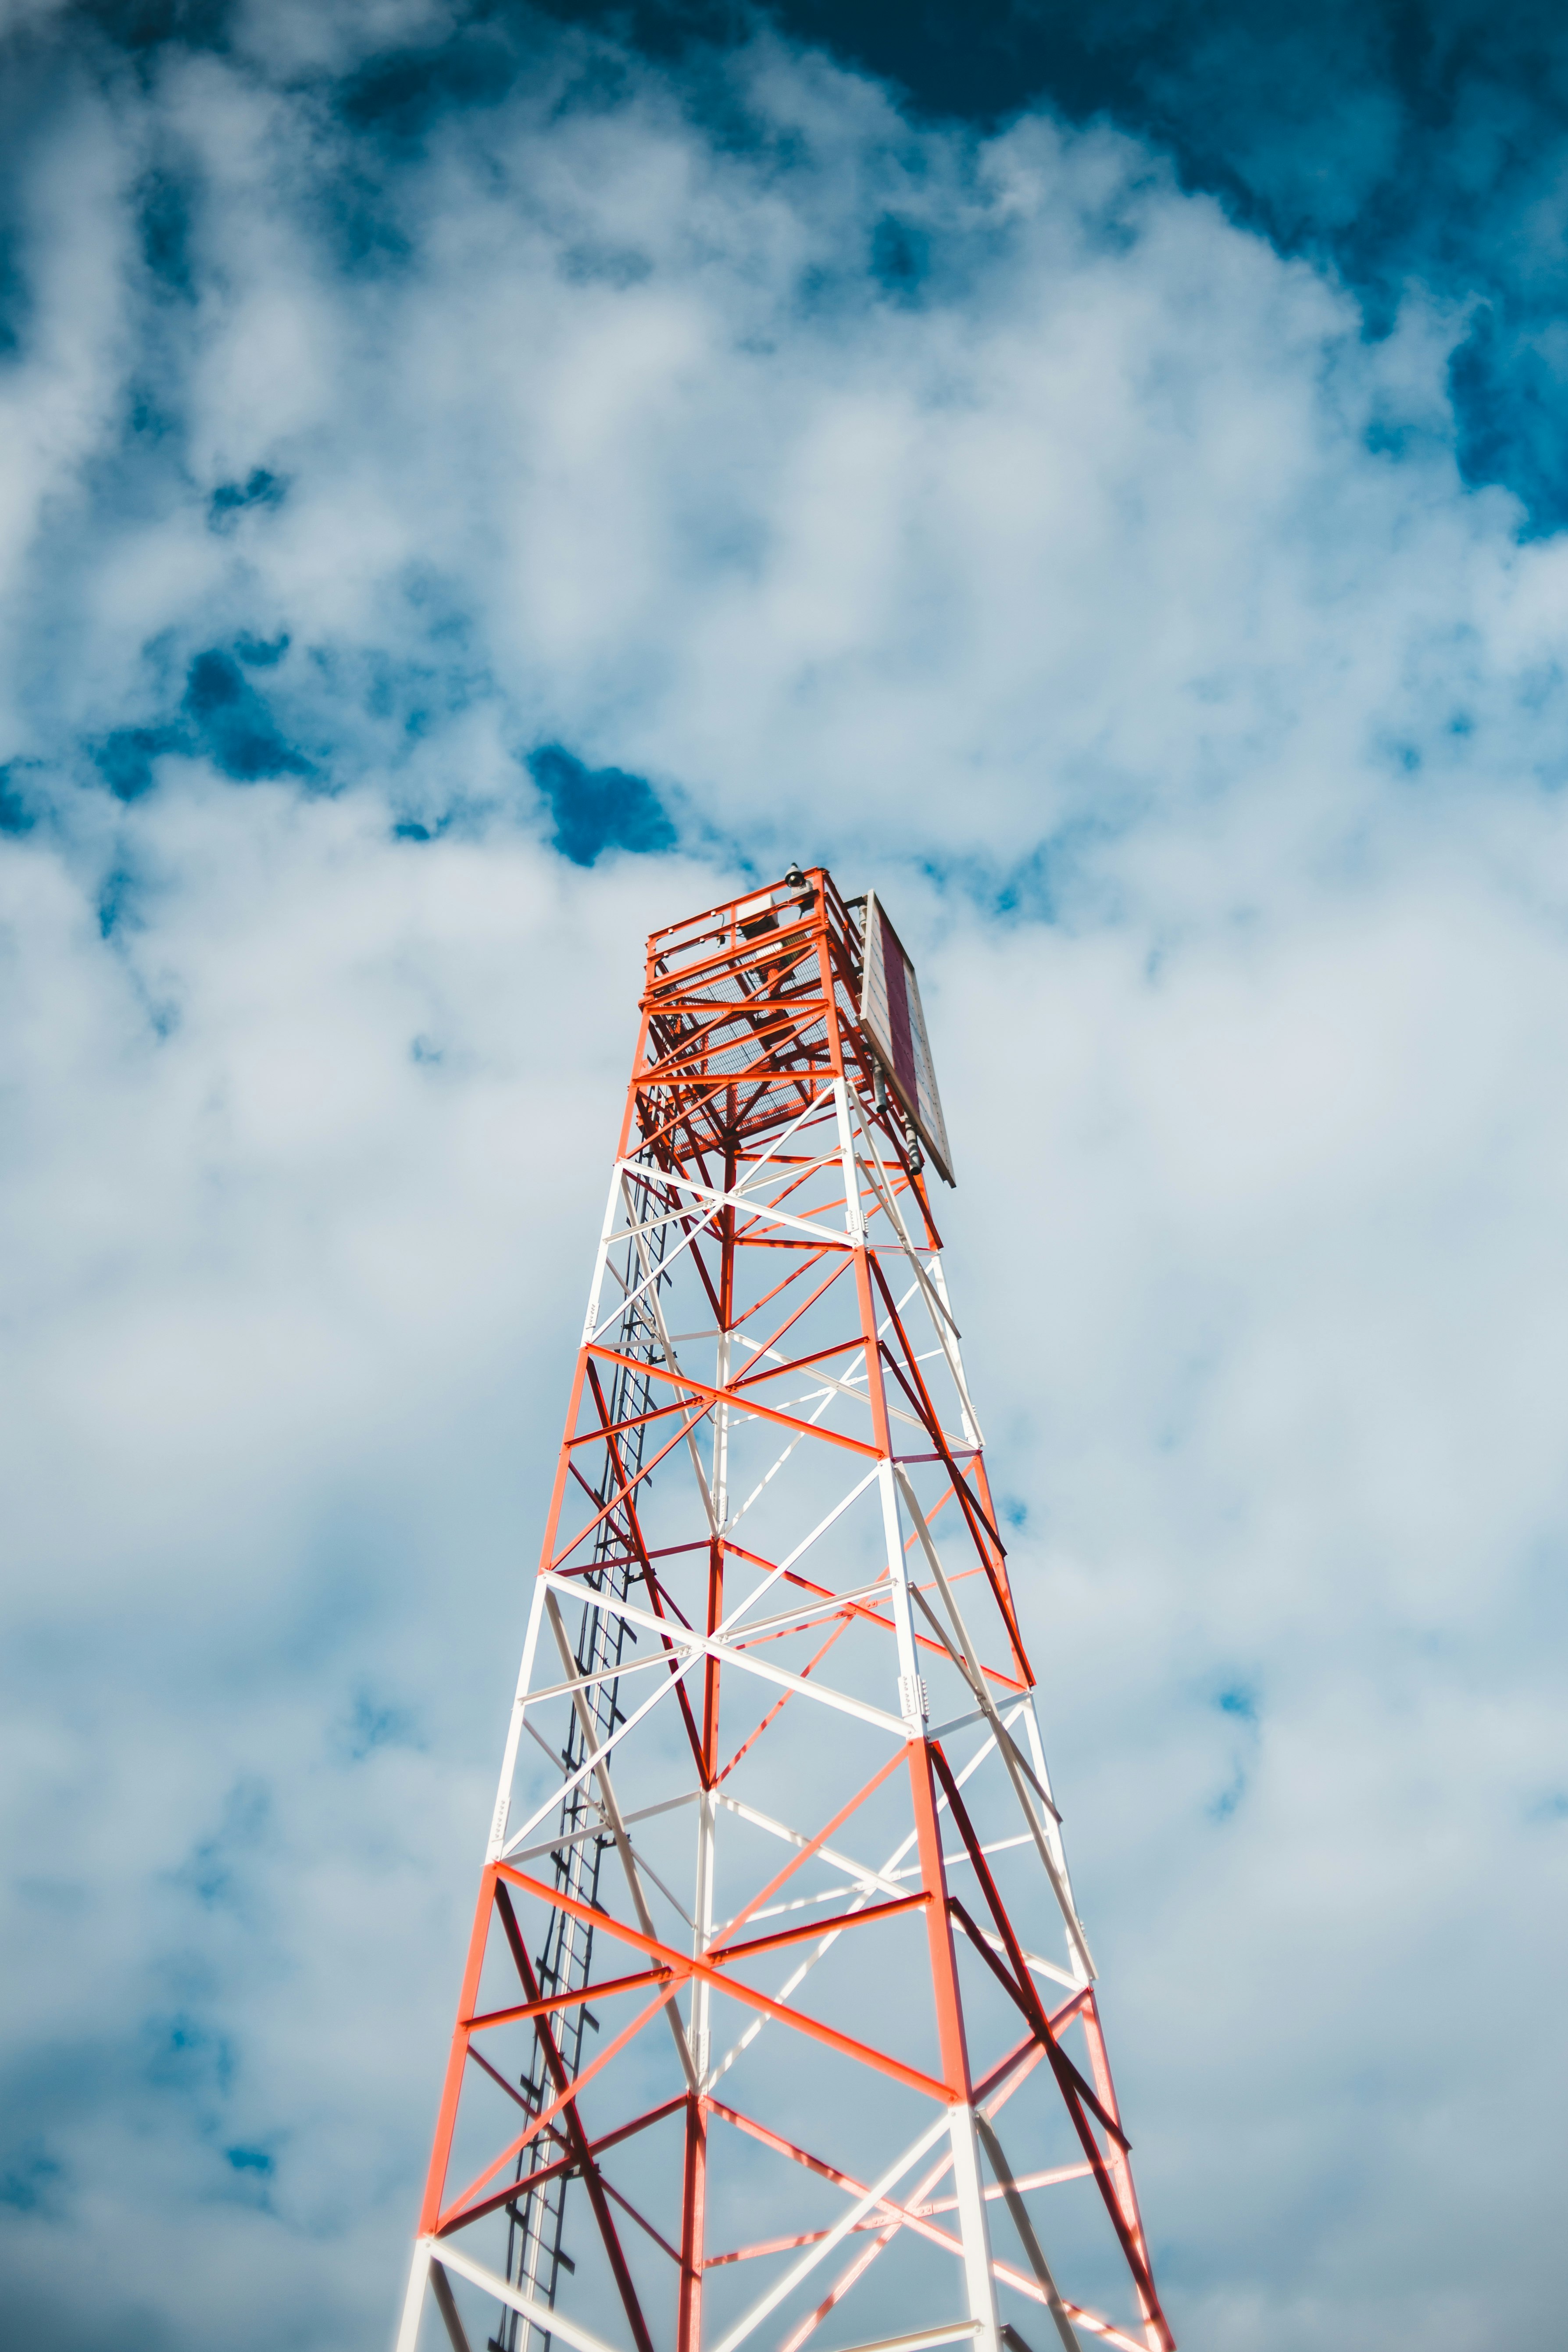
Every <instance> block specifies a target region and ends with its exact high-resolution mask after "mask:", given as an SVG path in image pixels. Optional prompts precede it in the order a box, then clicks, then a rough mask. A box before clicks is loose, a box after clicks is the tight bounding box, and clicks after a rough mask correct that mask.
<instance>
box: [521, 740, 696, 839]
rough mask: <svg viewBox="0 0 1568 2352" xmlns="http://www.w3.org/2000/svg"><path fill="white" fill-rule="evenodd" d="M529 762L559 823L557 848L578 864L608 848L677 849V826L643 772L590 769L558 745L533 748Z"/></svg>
mask: <svg viewBox="0 0 1568 2352" xmlns="http://www.w3.org/2000/svg"><path fill="white" fill-rule="evenodd" d="M526 765H527V768H528V772H529V774H530V775H531V777H532V778H533V781H534V782H535V783H536V784H537V785H538V786H539V789H540V791H541V793H542V794H543V796H544V799H545V802H546V804H547V805H548V807H549V810H550V814H551V815H552V817H553V819H554V821H555V830H554V834H553V836H552V838H553V841H554V845H555V847H556V848H557V849H558V850H559V851H560V852H561V855H562V856H563V857H568V858H570V859H571V861H572V863H573V865H574V866H592V865H593V863H594V861H595V858H596V857H598V856H600V855H601V854H602V853H603V852H604V851H605V850H606V849H630V850H634V851H639V852H642V853H644V854H645V855H646V854H649V853H653V852H657V851H658V850H663V849H673V848H674V847H675V845H676V841H677V839H678V835H677V833H676V830H675V827H674V825H673V824H671V823H670V821H669V818H668V816H667V815H666V814H665V812H664V809H663V807H662V805H661V804H660V802H659V799H658V794H657V793H655V791H654V789H653V786H652V785H651V784H650V783H649V782H647V778H646V777H645V776H634V775H630V774H628V773H627V772H626V770H625V769H624V768H589V767H586V766H585V765H584V762H583V761H581V760H579V759H576V758H575V757H574V755H573V753H572V752H570V751H565V750H563V747H562V746H561V745H560V744H559V743H546V744H544V745H542V748H541V749H540V750H539V751H531V752H530V753H529V756H528V760H527V762H526Z"/></svg>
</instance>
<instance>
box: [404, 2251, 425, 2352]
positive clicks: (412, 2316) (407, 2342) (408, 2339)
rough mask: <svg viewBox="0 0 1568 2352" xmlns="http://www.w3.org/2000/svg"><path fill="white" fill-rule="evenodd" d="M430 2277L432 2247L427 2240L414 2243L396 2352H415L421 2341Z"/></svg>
mask: <svg viewBox="0 0 1568 2352" xmlns="http://www.w3.org/2000/svg"><path fill="white" fill-rule="evenodd" d="M429 2275H430V2246H429V2242H428V2241H427V2240H426V2239H425V2238H416V2240H415V2242H414V2260H413V2261H412V2262H411V2263H409V2265H408V2292H407V2294H405V2296H404V2298H403V2317H402V2319H401V2321H400V2322H399V2324H398V2329H397V2347H396V2352H415V2347H416V2345H417V2343H418V2341H419V2321H420V2318H421V2315H423V2313H424V2309H425V2284H426V2280H427V2279H428V2277H429Z"/></svg>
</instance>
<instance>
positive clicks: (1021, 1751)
mask: <svg viewBox="0 0 1568 2352" xmlns="http://www.w3.org/2000/svg"><path fill="white" fill-rule="evenodd" d="M860 950H861V941H860V934H859V929H858V924H857V920H856V916H855V909H854V907H853V906H852V905H849V904H847V903H846V902H845V901H844V900H843V899H842V898H840V897H839V895H838V893H837V890H836V889H835V887H834V886H833V883H832V881H831V878H830V877H829V876H828V875H827V874H826V872H825V871H823V870H821V869H815V870H813V871H812V872H810V873H809V874H807V875H806V876H805V877H799V876H798V875H797V874H795V872H794V871H793V869H792V874H791V876H790V877H788V879H787V880H786V882H785V883H784V884H783V885H781V886H779V887H777V888H775V889H773V890H770V891H767V892H763V893H762V894H759V895H758V896H757V897H755V898H752V899H750V900H745V901H738V902H735V903H732V904H730V905H726V906H723V907H720V908H715V909H714V910H712V911H711V912H710V913H708V914H705V915H703V916H701V917H700V918H698V919H695V920H693V921H690V922H687V923H683V924H679V925H677V926H674V927H672V928H671V929H667V930H664V931H659V932H656V933H655V934H654V936H653V938H652V939H651V940H649V942H648V961H647V984H646V988H645V992H644V995H643V1000H642V1015H643V1020H642V1032H641V1036H640V1038H639V1041H638V1045H637V1057H636V1061H635V1064H634V1066H633V1074H632V1080H631V1086H630V1088H629V1091H628V1095H627V1100H626V1118H625V1121H624V1124H623V1128H622V1133H621V1139H620V1147H619V1150H618V1152H617V1155H616V1164H615V1170H614V1173H613V1178H612V1181H611V1185H610V1194H609V1202H608V1206H607V1209H606V1212H605V1222H604V1228H603V1234H602V1238H601V1241H600V1245H599V1251H598V1257H597V1261H596V1264H595V1272H594V1280H593V1287H592V1292H591V1295H590V1302H589V1307H588V1316H587V1322H586V1326H585V1328H584V1337H583V1344H582V1348H581V1350H580V1352H579V1355H578V1359H577V1366H576V1371H575V1375H574V1381H573V1385H572V1398H571V1404H570V1407H569V1410H568V1413H567V1421H566V1433H565V1438H564V1442H563V1446H562V1449H561V1455H560V1462H559V1466H558V1469H557V1473H556V1477H555V1484H554V1489H553V1492H552V1496H551V1501H550V1509H549V1515H548V1518H547V1522H546V1527H545V1534H544V1542H543V1549H542V1559H541V1564H540V1568H539V1572H538V1576H537V1579H536V1580H535V1584H534V1589H533V1596H532V1605H531V1612H530V1616H529V1621H528V1631H527V1638H526V1643H525V1646H524V1651H523V1659H522V1668H521V1675H520V1676H519V1680H518V1686H517V1698H516V1703H515V1706H514V1708H513V1711H512V1717H511V1722H510V1729H509V1734H508V1738H507V1742H506V1749H505V1757H504V1761H503V1763H502V1767H501V1774H500V1790H499V1794H498V1797H497V1801H496V1808H495V1814H494V1819H493V1822H492V1827H491V1834H490V1839H489V1853H488V1856H487V1859H486V1863H485V1866H484V1870H483V1873H482V1876H481V1880H480V1885H479V1905H478V1909H477V1912H476V1915H475V1920H474V1928H473V1935H472V1938H471V1941H470V1944H469V1948H468V1965H467V1968H466V1970H465V1974H464V1979H463V1987H462V1993H461V1997H460V2000H459V2003H458V2021H457V2026H456V2029H455V2032H454V2033H453V2037H452V2046H451V2056H450V2061H449V2063H448V2066H447V2076H446V2083H445V2087H444V2091H443V2095H442V2099H441V2105H440V2112H439V2119H438V2122H437V2130H436V2141H435V2148H434V2152H433V2154H432V2157H431V2162H430V2170H429V2178H428V2182H427V2185H426V2194H425V2200H424V2207H423V2210H422V2213H421V2217H420V2222H419V2232H418V2237H417V2242H416V2249H415V2258H414V2263H413V2269H412V2273H411V2276H410V2280H409V2285H408V2292H407V2296H406V2300H405V2306H404V2314H403V2320H402V2326H401V2331H400V2335H399V2339H398V2342H399V2352H416V2345H417V2343H418V2341H419V2335H420V2329H421V2326H422V2324H423V2323H424V2321H425V2319H426V2314H427V2312H429V2310H430V2307H431V2306H432V2305H433V2306H434V2315H435V2317H436V2318H438V2321H439V2323H440V2325H441V2326H444V2329H445V2332H446V2335H447V2337H449V2339H450V2342H451V2344H452V2346H453V2347H455V2352H478V2347H479V2345H481V2344H488V2345H489V2346H490V2347H495V2352H537V2347H540V2346H542V2345H549V2344H554V2343H558V2344H560V2345H563V2346H566V2347H573V2352H655V2347H658V2352H740V2347H742V2346H755V2347H759V2352H761V2347H764V2346H765V2347H768V2352H801V2347H805V2345H807V2343H808V2342H812V2341H813V2340H814V2339H815V2344H816V2347H826V2346H827V2345H829V2344H831V2343H838V2344H842V2343H845V2342H849V2343H854V2344H857V2345H859V2346H864V2347H873V2346H874V2347H877V2352H884V2347H885V2352H892V2347H900V2352H916V2347H927V2346H931V2347H936V2346H940V2345H948V2344H953V2345H957V2344H972V2345H974V2346H976V2347H981V2352H1000V2347H1003V2346H1007V2347H1012V2352H1019V2347H1023V2348H1024V2352H1039V2347H1040V2346H1041V2345H1042V2344H1045V2343H1048V2342H1050V2341H1052V2340H1057V2341H1059V2343H1060V2344H1062V2345H1064V2346H1067V2347H1069V2352H1070V2347H1074V2346H1078V2347H1080V2352H1081V2347H1082V2346H1083V2345H1085V2344H1086V2343H1089V2342H1098V2343H1103V2344H1109V2345H1115V2346H1119V2347H1123V2352H1173V2337H1172V2335H1171V2331H1170V2328H1169V2326H1167V2324H1166V2321H1165V2317H1164V2315H1163V2311H1162V2309H1161V2306H1160V2302H1159V2297H1158V2295H1157V2294H1156V2291H1155V2286H1154V2282H1153V2277H1152V2271H1151V2267H1150V2259H1149V2251H1148V2245H1147V2242H1146V2239H1145V2236H1144V2231H1143V2225H1142V2221H1141V2219H1140V2216H1139V2210H1138V2200H1137V2198H1136V2195H1135V2193H1134V2190H1133V2184H1132V2174H1131V2165H1130V2163H1129V2143H1128V2140H1127V2137H1126V2134H1125V2132H1124V2129H1123V2126H1122V2123H1121V2113H1120V2110H1119V2108H1118V2105H1117V2100H1116V2093H1115V2090H1114V2088H1113V2086H1112V2083H1111V2077H1110V2067H1109V2064H1108V2063H1107V2058H1106V2050H1105V2041H1104V2036H1103V2034H1102V2032H1101V2029H1100V2011H1099V2006H1098V2002H1097V2000H1096V1995H1095V1990H1094V1968H1093V1963H1092V1961H1091V1959H1090V1956H1089V1945H1088V1941H1087V1939H1086V1937H1085V1934H1084V1930H1083V1927H1082V1924H1081V1922H1080V1921H1079V1916H1078V1912H1077V1909H1076V1907H1075V1905H1074V1901H1073V1895H1072V1891H1071V1885H1070V1882H1069V1879H1068V1866H1067V1859H1066V1855H1065V1853H1064V1851H1063V1846H1062V1838H1061V1825H1060V1817H1059V1815H1058V1811H1057V1809H1056V1806H1055V1804H1054V1802H1053V1800H1052V1796H1051V1784H1050V1780H1049V1777H1048V1774H1047V1769H1046V1759H1045V1753H1044V1750H1043V1748H1042V1746H1041V1741H1040V1734H1039V1729H1038V1726H1037V1719H1036V1712H1035V1706H1034V1699H1033V1689H1034V1676H1033V1674H1032V1672H1031V1670H1030V1666H1029V1663H1028V1659H1027V1657H1026V1653H1025V1649H1024V1644H1023V1641H1022V1638H1021V1636H1020V1633H1019V1629H1018V1624H1017V1621H1016V1615H1015V1612H1014V1606H1013V1598H1012V1593H1011V1591H1010V1589H1009V1585H1008V1579H1007V1569H1006V1562H1005V1553H1004V1548H1003V1544H1002V1541H1001V1538H1000V1536H999V1534H998V1529H997V1514H996V1510H995V1507H994V1503H993V1500H992V1494H991V1488H990V1485H989V1483H988V1480H987V1477H986V1473H985V1464H984V1452H983V1446H982V1439H981V1433H980V1428H979V1424H978V1423H977V1421H976V1418H975V1413H974V1409H973V1404H972V1402H971V1400H970V1396H969V1391H968V1388H967V1385H966V1382H965V1376H964V1370H963V1356H962V1352H961V1347H960V1339H959V1331H958V1327H957V1325H956V1323H955V1321H954V1319H953V1317H952V1309H951V1307H950V1305H949V1300H948V1294H947V1289H946V1285H945V1282H944V1278H943V1273H942V1257H941V1243H940V1239H939V1236H938V1234H937V1231H936V1227H935V1223H934V1222H933V1218H932V1214H931V1204H930V1201H929V1198H928V1195H927V1191H926V1187H925V1183H924V1181H923V1177H922V1174H921V1165H920V1152H919V1146H918V1143H917V1142H916V1140H915V1139H914V1138H913V1136H912V1134H911V1133H910V1132H909V1131H908V1130H907V1129H906V1128H905V1127H904V1125H903V1123H902V1120H901V1116H900V1113H899V1111H898V1109H897V1107H896V1105H889V1099H888V1096H887V1092H886V1089H885V1087H883V1085H882V1084H881V1083H880V1080H879V1073H878V1071H877V1070H876V1068H875V1066H874V1065H873V1062H872V1059H871V1056H870V1054H869V1051H868V1046H867V1044H866V1040H865V1037H864V1034H863V1033H862V1031H861V1028H860V1025H859V1021H858V983H859V959H860ZM571 2182H578V2183H580V2184H581V2189H580V2191H578V2192H576V2193H575V2194H574V2199H573V2202H572V2205H571V2207H570V2208H568V2207H567V2205H566V2201H565V2200H566V2190H567V2185H568V2184H569V2183H571ZM568 2210H570V2211H571V2212H574V2213H575V2214H576V2215H577V2217H578V2218H577V2221H576V2223H575V2225H574V2226H575V2228H576V2230H577V2232H578V2235H577V2240H576V2252H575V2253H572V2252H568V2251H567V2246H566V2242H565V2238H564V2234H563V2231H564V2219H563V2217H564V2215H565V2214H566V2212H567V2211H568ZM1047 2249H1049V2259H1047ZM1069 2266H1070V2269H1069ZM1058 2272H1059V2273H1060V2274H1061V2277H1062V2279H1063V2282H1064V2284H1063V2285H1062V2286H1061V2287H1059V2288H1058V2283H1057V2273H1058ZM1080 2274H1081V2278H1082V2280H1084V2281H1087V2283H1088V2284H1087V2286H1086V2285H1085V2284H1080V2283H1079V2278H1080ZM1080 2296H1081V2297H1084V2298H1085V2299H1084V2300H1079V2299H1078V2298H1079V2297H1080ZM1090 2296H1092V2298H1093V2301H1094V2303H1095V2304H1097V2305H1105V2306H1106V2307H1107V2308H1108V2309H1109V2310H1110V2314H1111V2315H1109V2316H1108V2315H1105V2314H1104V2312H1103V2311H1102V2310H1101V2309H1099V2308H1093V2307H1090V2301H1089V2297H1090ZM432 2324H434V2320H433V2321H432Z"/></svg>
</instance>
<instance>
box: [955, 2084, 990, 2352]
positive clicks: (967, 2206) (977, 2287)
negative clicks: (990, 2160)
mask: <svg viewBox="0 0 1568 2352" xmlns="http://www.w3.org/2000/svg"><path fill="white" fill-rule="evenodd" d="M948 2134H949V2137H950V2139H951V2142H952V2187H953V2194H954V2196H955V2197H956V2198H957V2200H958V2213H957V2220H958V2224H959V2227H960V2229H961V2230H962V2231H963V2284H964V2288H965V2291H966V2293H967V2294H968V2297H969V2316H970V2317H971V2319H973V2320H974V2321H975V2322H977V2326H976V2328H975V2333H974V2344H975V2347H976V2352H999V2347H1000V2343H1001V2337H1000V2335H999V2333H998V2328H999V2322H998V2319H997V2314H996V2285H995V2282H994V2279H993V2278H992V2275H991V2231H990V2230H989V2228H988V2227H987V2224H986V2220H985V2192H984V2186H983V2183H982V2181H981V2177H980V2149H979V2145H978V2141H977V2138H976V2135H975V2130H974V2110H973V2107H971V2106H967V2105H965V2106H955V2107H954V2108H953V2110H952V2116H951V2118H950V2121H949V2124H948Z"/></svg>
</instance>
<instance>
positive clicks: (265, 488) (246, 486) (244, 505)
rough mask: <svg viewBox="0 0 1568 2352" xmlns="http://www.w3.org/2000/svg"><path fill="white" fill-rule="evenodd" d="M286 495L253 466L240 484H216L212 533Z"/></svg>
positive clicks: (210, 507) (210, 506) (210, 511)
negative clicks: (250, 509) (252, 510)
mask: <svg viewBox="0 0 1568 2352" xmlns="http://www.w3.org/2000/svg"><path fill="white" fill-rule="evenodd" d="M288 495H289V485H288V483H287V482H286V481H285V480H284V479H283V478H282V477H281V476H279V475H278V474H274V473H271V472H269V471H268V468H267V467H265V466H256V467H252V469H251V471H250V472H249V473H248V474H247V477H246V478H245V480H244V481H243V482H220V483H219V484H218V486H217V488H216V490H215V491H214V492H213V494H212V497H211V499H209V500H208V503H207V520H208V522H209V523H210V524H211V526H212V528H213V530H232V529H233V527H234V524H235V521H236V519H237V517H238V516H240V515H242V514H244V513H245V512H246V511H247V509H249V508H252V507H277V506H281V505H282V503H283V501H284V499H286V498H287V497H288ZM239 642H240V644H241V645H242V646H244V645H247V644H249V645H253V644H255V642H256V640H255V639H254V638H241V639H240V640H239ZM282 642H283V645H284V646H287V645H288V643H289V640H288V638H287V637H285V638H284V639H283V641H282ZM245 658H246V659H247V661H254V660H256V659H257V658H258V656H256V655H255V654H247V655H246V656H245ZM261 658H263V659H265V658H266V656H261Z"/></svg>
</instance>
